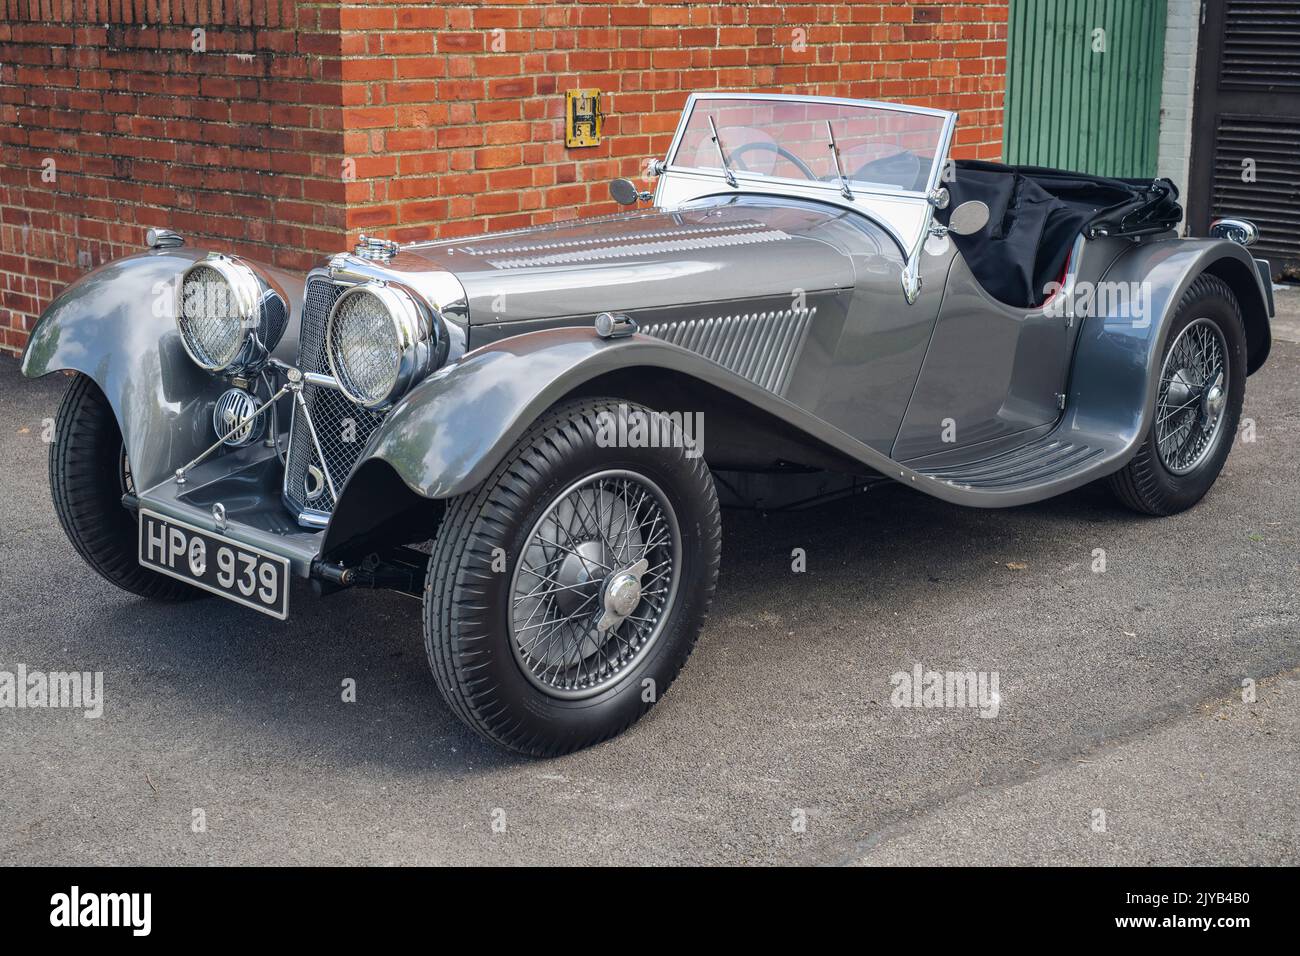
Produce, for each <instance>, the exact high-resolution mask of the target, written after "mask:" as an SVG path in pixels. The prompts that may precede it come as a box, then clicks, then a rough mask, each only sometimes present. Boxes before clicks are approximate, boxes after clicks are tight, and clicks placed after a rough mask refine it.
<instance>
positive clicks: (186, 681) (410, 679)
mask: <svg viewBox="0 0 1300 956" xmlns="http://www.w3.org/2000/svg"><path fill="white" fill-rule="evenodd" d="M1133 520H1141V519H1138V518H1136V517H1135V516H1131V515H1129V514H1127V513H1126V512H1123V511H1121V510H1120V509H1118V508H1117V507H1116V506H1114V505H1113V504H1112V503H1111V501H1110V499H1109V497H1108V496H1107V495H1106V494H1105V492H1104V489H1096V488H1087V489H1083V490H1081V491H1078V492H1074V493H1072V494H1070V495H1066V496H1064V497H1061V498H1057V499H1053V500H1051V501H1048V502H1044V503H1040V504H1038V505H1033V506H1027V507H1024V508H1019V509H1014V510H1011V511H999V512H988V511H978V510H971V509H963V508H958V507H956V506H953V505H948V504H946V503H944V502H940V501H937V500H934V499H930V498H928V497H925V496H923V495H920V494H918V493H916V492H912V491H910V490H908V489H905V488H901V487H900V488H893V487H888V486H886V487H881V488H880V489H878V490H875V491H872V492H869V493H867V494H864V495H860V496H858V497H857V498H855V499H853V500H849V501H840V502H831V503H827V504H823V505H820V506H818V507H816V508H813V509H809V510H805V511H799V512H784V513H774V514H760V513H755V512H752V511H745V510H728V511H727V512H726V513H725V515H724V529H725V532H724V544H723V573H722V577H721V580H720V582H719V587H718V593H717V597H716V599H715V603H714V607H713V611H712V614H711V616H710V619H709V622H708V624H707V625H706V627H705V630H704V633H703V635H702V637H701V639H700V643H699V644H698V645H697V648H696V650H695V655H696V658H705V659H707V658H710V657H712V656H714V655H723V656H725V653H726V651H727V650H728V649H730V650H733V651H735V650H740V649H743V648H742V644H743V642H744V641H746V640H747V639H748V637H747V633H746V631H745V628H744V627H741V626H738V625H739V620H740V619H742V618H743V619H746V620H748V619H752V618H754V617H755V616H758V617H762V616H763V615H765V614H771V615H785V616H789V615H791V614H792V613H793V614H795V615H798V614H799V613H800V611H801V610H802V611H803V612H806V613H808V614H817V613H826V612H828V611H829V612H831V613H833V612H835V611H836V610H837V609H838V608H839V607H842V606H843V605H844V604H845V602H850V603H851V604H852V608H851V610H852V612H853V614H855V615H862V616H867V617H870V615H871V614H872V613H873V604H874V603H875V595H878V594H886V593H887V594H888V595H889V596H890V601H891V604H892V605H893V607H895V608H899V607H902V608H905V609H906V608H908V607H915V608H917V609H919V608H920V606H921V605H923V604H924V603H925V602H927V601H931V600H934V599H935V597H936V594H937V593H940V592H947V591H949V589H952V590H953V591H954V592H969V591H970V589H979V588H985V587H995V586H997V584H996V582H997V580H998V579H999V578H1005V576H1006V564H1007V562H1011V561H1014V562H1018V563H1023V564H1024V565H1027V566H1032V565H1033V563H1034V562H1035V561H1036V560H1038V559H1039V557H1040V556H1041V555H1042V554H1043V553H1044V552H1045V551H1047V550H1049V549H1051V548H1053V547H1054V546H1055V542H1056V540H1057V539H1058V538H1059V536H1060V535H1061V534H1068V533H1070V531H1069V530H1068V529H1069V528H1072V527H1073V528H1077V527H1078V526H1079V525H1080V524H1084V525H1097V524H1102V525H1105V524H1111V523H1114V522H1120V521H1123V522H1128V521H1133ZM1044 529H1055V530H1054V531H1053V532H1051V533H1050V534H1044V533H1042V531H1043V530H1044ZM794 548H802V549H803V550H804V552H805V555H806V558H807V570H806V571H805V572H802V573H796V572H794V571H793V570H792V568H791V552H792V550H793V549H794ZM1084 553H1086V552H1084ZM837 602H838V604H837ZM290 607H291V613H290V618H289V620H288V621H287V622H280V621H275V620H273V619H270V618H266V617H263V616H261V615H258V614H255V613H253V612H251V611H248V610H246V609H244V608H241V607H238V606H236V605H233V604H229V603H227V602H224V601H221V600H220V599H217V598H211V597H205V598H202V599H200V600H197V601H193V602H182V603H179V604H158V603H152V602H146V601H140V600H134V599H125V601H123V602H121V603H118V602H113V603H112V604H111V605H110V607H109V608H108V609H106V611H105V613H104V614H103V615H102V618H101V620H100V622H99V624H100V628H99V644H100V646H99V647H98V648H97V651H98V652H101V653H100V655H99V656H100V658H101V659H102V660H103V661H104V662H105V663H106V664H107V663H108V662H112V663H111V665H110V666H111V668H112V669H119V668H125V669H126V670H127V672H128V673H130V674H132V675H133V681H132V683H133V684H134V683H135V682H136V681H144V682H146V683H144V684H143V685H142V686H141V688H140V689H139V690H138V691H137V693H138V694H139V695H140V696H141V697H142V698H146V699H141V700H138V701H136V702H133V705H134V706H142V707H148V706H160V707H162V708H165V707H166V705H165V704H164V703H158V701H164V700H165V699H166V698H167V697H169V696H171V695H178V696H183V697H187V698H189V700H190V703H191V705H192V707H191V708H186V711H187V712H198V713H203V714H207V715H209V716H210V724H209V727H208V732H217V733H221V734H223V735H229V736H233V737H235V738H236V739H240V740H243V741H257V742H258V744H257V745H259V746H264V747H266V748H267V749H268V750H272V751H278V752H281V753H285V754H297V755H305V756H311V755H316V756H321V757H328V759H329V760H330V761H331V762H343V763H357V764H374V763H378V764H382V765H383V766H384V767H385V768H386V769H387V770H390V771H397V772H402V771H407V772H410V773H412V774H424V773H428V772H430V771H435V772H442V773H445V774H448V775H455V774H457V773H462V772H469V771H474V772H480V771H482V770H484V769H491V768H505V767H509V766H512V765H519V764H525V763H529V762H530V761H529V760H528V758H524V757H520V756H518V755H514V754H510V753H508V752H506V751H503V750H501V749H500V748H498V747H495V746H494V745H492V744H490V743H488V742H486V741H483V740H482V739H480V738H479V737H478V736H477V735H476V734H475V733H474V732H473V731H471V730H470V729H468V728H467V727H465V726H464V725H463V724H461V723H460V721H459V720H458V719H457V718H456V717H455V716H454V715H452V713H451V712H450V711H449V710H448V708H447V707H446V705H445V704H444V702H443V700H442V698H441V695H440V694H439V692H438V689H437V685H436V684H435V682H434V680H433V677H432V675H431V674H430V672H429V669H428V665H427V662H426V659H425V652H424V647H423V641H422V631H421V626H422V625H421V617H422V615H421V608H420V604H419V602H417V601H415V600H414V599H411V598H409V597H405V596H402V595H397V594H392V593H388V592H370V591H356V590H354V591H350V592H344V593H341V594H338V595H335V596H331V597H329V598H324V599H321V598H317V597H316V595H315V594H314V593H313V592H312V589H311V587H310V586H309V585H307V584H306V583H303V582H297V583H296V585H295V589H294V592H293V594H292V595H291V603H290ZM822 639H825V635H823V636H822ZM830 639H831V640H833V641H842V642H843V644H844V646H843V647H842V648H839V649H838V652H839V653H842V654H843V656H844V657H845V658H848V657H851V655H853V654H854V653H855V646H854V642H855V639H854V638H852V637H851V636H849V635H848V634H847V633H845V634H841V635H839V636H838V638H837V637H836V636H835V635H831V636H830ZM832 650H835V649H834V648H832ZM787 661H788V662H789V664H790V666H795V667H797V666H800V647H799V642H797V641H793V642H790V643H789V644H788V645H787V646H786V647H785V648H784V649H783V650H782V651H781V653H780V655H779V657H778V658H777V661H776V663H775V665H773V666H778V667H780V666H784V665H785V662H787ZM693 662H694V660H693V661H692V662H688V664H687V668H686V672H685V673H686V675H687V676H689V673H690V670H691V667H692V663H693ZM697 666H703V665H702V664H700V665H697ZM195 675H200V676H199V677H197V678H196V676H195ZM349 681H352V682H355V684H354V686H355V702H346V701H345V700H344V696H345V689H346V686H345V685H346V683H347V682H349ZM147 696H155V697H156V698H157V701H155V703H153V704H149V703H147ZM662 710H663V708H657V709H656V713H658V712H662ZM656 713H652V714H651V715H650V716H649V717H648V718H647V719H646V720H644V721H642V722H641V724H640V725H639V729H635V732H640V733H654V730H653V726H654V717H655V715H656Z"/></svg>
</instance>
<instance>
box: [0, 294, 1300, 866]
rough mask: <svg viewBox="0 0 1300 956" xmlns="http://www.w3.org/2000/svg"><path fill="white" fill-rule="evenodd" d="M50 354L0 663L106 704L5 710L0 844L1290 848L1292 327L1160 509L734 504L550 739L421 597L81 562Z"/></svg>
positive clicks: (1277, 854)
mask: <svg viewBox="0 0 1300 956" xmlns="http://www.w3.org/2000/svg"><path fill="white" fill-rule="evenodd" d="M1296 298H1297V297H1296V294H1295V293H1289V294H1284V295H1283V297H1282V301H1283V305H1284V308H1285V309H1287V310H1289V311H1288V313H1287V315H1286V316H1284V317H1283V318H1282V319H1281V320H1280V321H1279V325H1278V328H1279V331H1280V333H1285V330H1286V329H1287V328H1294V329H1296V332H1291V333H1286V334H1289V335H1290V337H1291V338H1292V339H1300V334H1297V333H1300V322H1298V321H1297V315H1300V308H1296V304H1295V303H1296ZM1287 323H1290V325H1289V326H1288V325H1287ZM65 384H66V382H65V380H63V379H62V377H61V376H51V377H50V378H47V379H45V380H42V381H38V382H30V381H27V380H25V379H23V378H22V377H21V376H20V375H19V374H18V371H17V363H16V361H15V360H14V359H12V358H9V357H2V358H0V469H2V470H3V479H4V480H3V487H4V494H3V496H2V497H0V595H3V602H4V610H3V616H2V617H0V671H4V670H9V671H13V670H15V669H16V668H17V666H18V665H20V664H21V665H24V666H25V667H26V668H27V669H28V670H43V671H59V670H64V671H70V670H76V671H88V672H94V671H102V672H103V686H104V702H103V714H102V716H101V717H99V718H97V719H92V718H86V717H84V716H83V715H82V713H81V712H80V711H72V710H61V709H41V708H37V709H23V710H17V709H12V708H3V707H0V780H3V781H4V783H3V785H0V863H42V864H44V863H61V864H86V863H113V864H118V863H221V864H239V863H252V864H275V863H323V864H372V863H385V864H387V863H534V864H581V863H632V864H649V863H781V862H798V863H865V864H873V863H882V864H894V863H941V862H942V863H1211V862H1223V863H1246V864H1282V863H1287V864H1293V865H1294V864H1296V863H1300V787H1297V785H1296V781H1297V780H1298V779H1300V718H1298V714H1300V676H1298V672H1297V668H1300V598H1298V597H1297V590H1298V588H1297V584H1298V582H1300V536H1298V531H1300V493H1298V491H1300V458H1298V456H1297V454H1296V451H1297V442H1296V435H1297V429H1298V428H1300V345H1297V344H1294V343H1293V342H1286V341H1278V342H1277V343H1276V344H1275V346H1274V351H1273V356H1272V358H1271V359H1270V361H1269V363H1268V365H1267V366H1266V367H1265V368H1264V369H1263V370H1262V371H1261V372H1260V373H1259V374H1257V375H1256V376H1254V377H1252V378H1251V380H1250V382H1249V385H1248V387H1247V392H1246V407H1245V411H1244V415H1245V417H1246V418H1247V419H1250V420H1251V422H1252V423H1253V436H1252V437H1253V439H1254V440H1253V441H1238V442H1237V444H1236V446H1235V448H1234V450H1233V452H1232V455H1231V457H1230V458H1229V460H1228V463H1227V466H1226V468H1225V471H1224V473H1223V475H1222V476H1221V477H1220V479H1219V481H1218V483H1217V485H1216V486H1215V488H1214V489H1213V490H1212V491H1211V493H1210V495H1209V496H1208V497H1207V498H1206V500H1205V501H1203V502H1202V503H1201V504H1200V505H1199V506H1198V507H1196V508H1195V509H1193V510H1192V511H1190V512H1187V513H1185V514H1182V515H1179V516H1176V517H1173V518H1167V519H1151V518H1142V517H1138V516H1135V515H1133V514H1130V513H1129V512H1127V511H1125V510H1124V509H1122V508H1121V507H1119V506H1118V505H1117V504H1115V503H1113V502H1112V501H1111V499H1110V498H1109V496H1108V494H1107V493H1106V491H1105V490H1104V489H1103V488H1099V487H1089V488H1084V489H1081V490H1079V491H1077V492H1073V493H1071V494H1068V495H1065V496H1063V497H1061V498H1058V499H1055V500H1052V501H1048V502H1044V503H1041V504H1038V505H1034V506H1030V507H1024V508H1018V509H1014V510H1009V511H980V510H965V509H961V508H958V507H955V506H952V505H948V504H945V503H943V502H940V501H937V500H934V499H931V498H927V497H924V496H922V495H921V494H919V493H916V492H913V491H911V490H909V489H905V488H902V487H884V488H880V489H877V490H874V491H871V492H869V493H867V494H865V495H862V496H860V497H859V498H857V499H855V500H853V501H849V502H842V503H838V504H830V505H826V506H823V507H821V508H818V509H816V510H813V511H808V512H802V513H797V514H776V515H769V516H762V515H756V514H752V513H746V512H728V513H726V514H725V516H724V526H725V536H724V547H723V576H722V580H721V582H720V585H719V589H718V596H717V599H716V601H715V604H714V611H713V613H712V615H711V617H710V619H709V623H708V625H707V626H706V628H705V631H704V633H703V635H702V637H701V639H700V642H699V645H698V647H697V649H696V651H695V653H694V655H693V657H692V658H691V660H690V662H689V663H688V664H687V667H686V669H685V671H684V672H683V674H682V676H681V678H679V680H678V681H677V683H676V684H675V685H674V686H673V688H672V689H671V691H670V692H669V693H668V694H667V695H666V696H665V698H664V699H663V701H661V703H660V704H659V706H657V707H656V708H655V710H654V711H653V712H652V713H651V714H650V715H649V717H647V718H646V719H644V720H642V721H641V722H640V723H639V724H637V725H636V726H635V727H633V728H632V729H631V730H630V731H629V732H628V733H626V734H625V735H623V736H622V737H620V738H618V739H616V740H614V741H612V742H610V743H607V744H605V745H602V746H600V747H597V748H594V749H591V750H588V751H585V752H582V753H579V754H575V755H572V756H568V757H564V758H560V759H556V760H549V761H534V760H528V759H524V758H520V757H517V756H514V755H511V754H507V753H504V752H502V751H500V750H497V749H495V748H493V747H492V746H491V745H489V744H487V743H484V742H482V741H480V740H479V739H478V738H477V737H475V736H474V735H473V734H472V733H471V732H470V731H468V730H467V729H465V728H464V727H463V726H462V725H461V724H460V723H459V722H458V721H457V720H456V719H455V718H454V717H453V716H452V714H451V713H450V712H449V711H448V709H447V707H446V706H445V705H444V704H443V702H442V700H441V698H440V697H439V695H438V690H437V687H436V686H435V684H434V681H433V678H432V676H431V675H430V673H429V670H428V667H427V665H426V662H425V659H424V650H423V647H422V644H421V638H420V613H419V606H418V604H417V603H416V602H415V601H413V600H411V599H408V598H404V597H401V596H397V595H390V594H383V593H367V592H352V593H345V594H342V595H339V596H335V597H333V598H329V599H326V600H316V599H314V598H313V596H312V594H311V592H310V590H309V589H308V588H307V587H305V586H302V587H298V588H297V589H296V590H295V592H294V594H293V595H292V614H291V617H290V620H289V621H288V622H287V623H281V622H277V621H274V620H271V619H269V618H265V617H262V616H260V615H257V614H256V613H254V612H252V611H247V610H244V609H241V608H239V607H236V606H234V605H231V604H229V603H226V602H222V601H220V600H219V599H216V598H211V599H206V600H202V601H196V602H193V603H190V604H185V605H179V606H178V605H160V604H151V603H148V602H146V601H142V600H139V599H136V598H134V597H131V596H129V595H126V594H124V593H120V592H118V591H116V590H115V589H114V588H113V587H112V586H110V585H108V584H106V583H105V582H103V581H102V580H100V579H99V578H98V577H97V576H95V575H94V574H93V573H91V572H90V571H89V570H88V569H86V568H85V567H84V566H83V564H82V563H81V561H80V560H79V558H78V557H77V556H76V554H75V553H74V552H73V550H72V548H71V546H70V545H69V544H68V543H67V541H66V539H65V538H64V536H63V533H62V531H61V530H60V529H59V527H58V524H57V522H56V520H55V518H54V514H53V510H52V507H51V505H50V499H49V491H48V485H47V476H46V461H47V454H48V446H47V445H46V443H45V442H44V441H43V435H42V432H43V431H44V430H45V429H44V425H45V421H46V419H49V418H51V417H52V416H53V414H54V410H55V408H56V406H57V403H58V399H59V396H60V394H61V392H62V390H63V388H64V386H65ZM796 548H801V549H803V550H804V552H805V554H806V562H807V569H806V571H804V572H803V573H796V572H795V571H793V570H792V564H793V563H794V562H793V561H792V557H791V554H792V551H793V550H794V549H796ZM1099 552H1104V555H1102V554H1100V553H1099ZM1099 557H1104V569H1101V567H1102V566H1101V565H1099V563H1098V559H1099ZM918 667H919V670H920V675H921V685H922V686H921V687H916V688H913V687H912V681H913V675H914V673H915V671H916V670H917V669H918ZM930 672H937V673H938V674H940V675H943V674H945V673H946V672H954V673H956V674H967V673H973V674H975V675H976V685H975V686H981V685H979V681H981V680H982V681H983V685H982V687H983V689H984V691H985V694H984V697H983V698H979V699H976V700H975V701H973V702H972V701H971V700H966V701H965V703H967V704H968V705H969V704H972V703H973V704H974V706H965V707H962V706H955V705H956V704H960V703H962V701H961V699H960V696H959V695H953V696H952V697H951V703H953V704H954V706H946V705H947V704H948V703H949V702H950V701H949V700H948V699H942V698H941V697H940V698H927V695H926V692H925V687H926V686H927V685H928V684H929V683H930ZM349 679H350V680H352V681H355V686H356V700H355V702H345V701H344V699H343V697H344V693H343V686H344V682H345V681H348V680H349ZM995 680H996V687H995V686H994V684H993V682H994V681H995ZM912 689H915V690H917V691H918V693H917V694H916V695H915V699H914V701H913V702H916V700H919V701H920V702H922V703H924V701H925V700H927V699H930V700H931V702H933V700H934V699H940V700H941V702H942V703H944V704H945V706H934V707H926V706H919V707H902V706H895V704H896V703H899V702H901V701H902V699H903V697H902V695H903V692H904V691H910V690H912ZM994 690H996V697H995V696H993V691H994ZM976 697H977V698H978V695H976Z"/></svg>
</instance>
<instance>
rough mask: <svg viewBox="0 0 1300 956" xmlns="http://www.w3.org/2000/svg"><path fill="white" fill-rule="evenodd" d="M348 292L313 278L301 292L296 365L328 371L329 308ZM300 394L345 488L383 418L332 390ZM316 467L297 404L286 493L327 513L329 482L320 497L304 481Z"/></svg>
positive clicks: (304, 506) (303, 507)
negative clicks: (309, 492) (310, 495)
mask: <svg viewBox="0 0 1300 956" xmlns="http://www.w3.org/2000/svg"><path fill="white" fill-rule="evenodd" d="M345 291H346V287H345V286H340V285H336V284H335V283H333V282H331V281H330V280H329V279H323V278H313V279H311V280H310V281H309V282H308V283H307V290H306V294H305V295H304V296H303V311H302V328H301V330H300V332H299V334H298V367H299V368H300V369H302V370H303V371H304V372H319V373H320V374H322V375H328V374H330V370H329V359H328V357H327V356H326V354H325V323H326V320H328V319H329V314H330V309H331V308H333V307H334V303H335V302H336V301H337V300H338V297H339V296H340V295H342V294H343V292H345ZM302 397H303V401H304V402H305V403H306V405H307V408H308V410H309V411H310V412H311V420H312V424H314V425H315V427H316V437H317V439H318V440H319V441H320V444H321V448H322V450H323V451H324V452H325V461H324V463H323V465H324V468H326V469H328V471H329V474H330V477H331V478H332V479H333V480H334V487H335V488H342V487H343V482H344V481H345V480H346V479H347V477H348V475H349V474H351V473H352V469H353V467H355V466H356V463H357V459H358V458H359V457H360V456H361V452H362V450H363V449H364V448H365V447H366V443H367V442H368V441H369V440H370V436H371V435H372V434H373V433H374V431H375V429H376V428H377V427H379V423H380V422H381V421H383V418H384V416H383V414H382V413H379V412H372V411H369V410H367V409H365V408H362V407H361V406H360V405H354V404H353V403H352V402H351V401H349V400H348V399H347V397H346V396H345V395H344V394H343V393H342V392H340V391H337V390H336V389H332V388H323V387H321V386H319V385H304V386H303V389H302ZM313 467H314V468H317V469H319V468H321V467H322V462H321V460H320V456H318V455H317V454H316V449H315V447H314V446H313V444H312V440H311V433H310V432H309V431H308V430H307V424H306V422H304V421H302V420H301V416H300V415H299V410H298V409H297V408H296V407H295V409H294V415H293V426H292V430H291V433H290V436H289V458H288V462H287V463H286V466H285V471H284V496H285V498H286V499H287V500H288V501H289V503H290V504H292V505H293V506H294V507H295V508H297V509H298V510H299V511H309V512H311V511H314V512H317V513H319V514H325V515H328V514H330V513H332V512H333V511H334V504H335V501H334V496H333V495H332V494H331V493H330V490H329V487H328V484H327V483H324V482H321V486H322V487H321V491H320V494H319V495H318V496H317V497H316V498H314V499H308V497H307V489H306V482H307V480H308V478H309V476H310V475H311V469H312V468H313Z"/></svg>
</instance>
